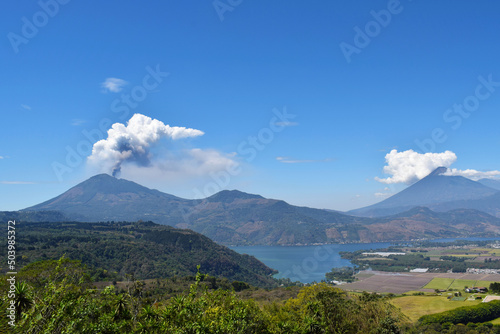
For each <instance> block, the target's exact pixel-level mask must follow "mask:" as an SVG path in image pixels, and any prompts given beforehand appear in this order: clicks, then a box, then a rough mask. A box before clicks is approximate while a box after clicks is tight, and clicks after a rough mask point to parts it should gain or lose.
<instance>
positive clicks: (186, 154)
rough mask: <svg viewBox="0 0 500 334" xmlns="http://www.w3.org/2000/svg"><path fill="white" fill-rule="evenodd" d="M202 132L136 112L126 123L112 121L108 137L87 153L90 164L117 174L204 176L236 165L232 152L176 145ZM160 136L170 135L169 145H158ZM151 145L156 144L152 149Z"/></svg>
mask: <svg viewBox="0 0 500 334" xmlns="http://www.w3.org/2000/svg"><path fill="white" fill-rule="evenodd" d="M203 134H204V132H203V131H200V130H196V129H191V128H185V127H177V126H170V125H165V124H164V123H163V122H161V121H159V120H156V119H151V118H150V117H147V116H144V115H141V114H135V115H134V116H132V118H131V119H130V120H129V121H128V123H127V125H126V126H125V125H124V124H121V123H115V124H113V125H112V127H111V129H110V130H108V137H107V138H106V139H103V140H100V141H98V142H97V143H95V144H94V146H93V149H92V155H91V156H89V157H88V162H89V165H90V167H94V168H97V169H99V170H100V171H104V172H108V173H109V172H111V173H112V174H113V175H115V176H117V175H118V174H119V173H120V172H121V169H122V167H123V175H124V176H128V175H131V174H132V173H133V174H134V175H143V176H145V177H146V176H148V175H156V176H158V177H159V176H161V177H164V178H170V179H174V178H176V177H179V178H184V177H192V176H205V175H207V174H210V173H212V172H216V171H220V170H223V169H228V168H232V167H235V165H237V162H236V161H235V160H234V157H235V153H231V154H224V153H221V152H219V151H217V150H213V149H200V148H190V149H188V148H185V147H182V148H179V147H178V146H179V145H175V144H174V143H173V141H178V140H181V139H185V138H190V137H198V136H201V135H203ZM162 138H167V139H170V140H171V141H172V142H171V143H170V145H169V147H168V148H167V147H166V146H159V145H158V144H159V142H160V140H161V139H162ZM153 147H155V148H157V149H155V150H151V149H152V148H153Z"/></svg>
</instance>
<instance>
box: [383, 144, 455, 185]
mask: <svg viewBox="0 0 500 334" xmlns="http://www.w3.org/2000/svg"><path fill="white" fill-rule="evenodd" d="M456 160H457V155H456V154H455V153H453V152H451V151H445V152H443V153H425V154H422V153H418V152H415V151H413V150H407V151H403V152H398V151H397V150H392V151H391V152H390V153H387V154H386V156H385V161H386V163H387V165H386V166H384V173H385V174H389V175H392V176H390V177H388V178H385V179H383V178H379V177H376V178H375V180H377V181H379V182H382V183H385V184H391V183H406V184H411V183H413V182H415V181H418V180H420V179H422V178H424V177H426V176H427V175H429V173H431V172H432V171H433V170H435V169H436V168H438V167H450V166H451V164H453V163H454V162H455V161H456Z"/></svg>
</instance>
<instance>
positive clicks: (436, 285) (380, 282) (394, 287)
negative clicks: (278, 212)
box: [339, 271, 500, 295]
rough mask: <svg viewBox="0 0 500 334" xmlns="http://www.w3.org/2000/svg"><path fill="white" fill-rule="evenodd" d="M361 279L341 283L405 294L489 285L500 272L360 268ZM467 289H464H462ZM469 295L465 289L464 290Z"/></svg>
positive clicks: (346, 286) (346, 287)
mask: <svg viewBox="0 0 500 334" xmlns="http://www.w3.org/2000/svg"><path fill="white" fill-rule="evenodd" d="M356 276H357V278H358V281H356V282H354V283H348V284H343V285H340V286H339V287H341V288H342V289H344V290H349V291H370V292H379V293H394V294H403V293H409V292H430V293H433V292H434V290H435V289H438V290H448V289H454V290H458V291H462V290H463V289H464V288H465V287H466V286H467V287H472V286H481V287H489V286H490V283H493V282H500V274H479V275H478V274H465V273H407V272H403V273H391V272H380V271H360V272H359V273H358V274H357V275H356ZM462 292H463V291H462ZM463 293H464V295H465V292H463Z"/></svg>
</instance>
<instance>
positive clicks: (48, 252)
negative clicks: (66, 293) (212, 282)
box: [1, 222, 286, 287]
mask: <svg viewBox="0 0 500 334" xmlns="http://www.w3.org/2000/svg"><path fill="white" fill-rule="evenodd" d="M5 233H6V230H5ZM16 236H17V239H16V247H17V255H18V256H17V258H16V264H17V266H18V267H22V266H25V265H27V264H29V263H33V262H36V261H41V260H48V259H58V258H60V257H61V256H63V255H65V256H66V257H68V258H71V259H74V260H80V261H82V263H83V264H85V265H87V266H88V267H89V270H90V271H89V273H90V274H91V276H92V279H93V280H96V281H98V280H110V281H111V280H117V281H119V280H127V279H128V278H127V275H128V276H130V277H132V276H133V277H135V278H137V279H147V278H166V277H173V276H189V275H195V274H196V266H197V265H198V264H200V265H201V269H202V270H203V271H204V272H206V273H208V274H210V275H211V276H214V277H225V278H227V279H229V280H235V281H244V282H247V283H250V284H252V285H255V286H261V287H272V286H276V285H277V282H276V280H274V279H273V278H272V277H271V275H272V274H273V273H275V271H274V270H273V269H271V268H269V267H267V266H265V265H264V264H263V263H261V262H260V261H258V260H257V259H255V258H254V257H252V256H248V255H241V254H238V253H236V252H234V251H232V250H230V249H228V248H226V247H224V246H221V245H218V244H216V243H214V242H213V241H211V240H210V239H208V238H207V237H205V236H203V235H201V234H198V233H195V232H193V231H190V230H180V229H175V228H172V227H169V226H164V225H157V224H154V223H152V222H136V223H125V222H108V223H76V222H70V223H21V224H18V225H17V229H16ZM5 238H6V237H5ZM6 250H7V248H6V247H3V248H2V251H3V252H4V258H6V255H5V252H6ZM6 265H7V262H4V263H2V265H1V266H2V268H1V269H2V270H3V271H4V272H5V271H7V270H6V267H5V266H6ZM285 283H286V282H285Z"/></svg>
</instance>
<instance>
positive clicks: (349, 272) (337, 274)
mask: <svg viewBox="0 0 500 334" xmlns="http://www.w3.org/2000/svg"><path fill="white" fill-rule="evenodd" d="M356 272H357V270H356V269H354V268H352V267H341V268H332V270H331V271H330V272H328V273H326V274H325V277H326V279H327V280H328V281H333V280H335V281H343V282H354V281H355V280H356V276H354V275H355V274H356Z"/></svg>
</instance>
